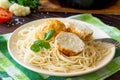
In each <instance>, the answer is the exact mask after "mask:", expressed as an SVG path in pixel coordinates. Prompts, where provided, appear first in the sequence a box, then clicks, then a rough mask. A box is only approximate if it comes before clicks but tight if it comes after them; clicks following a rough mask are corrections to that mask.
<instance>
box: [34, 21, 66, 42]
mask: <svg viewBox="0 0 120 80" xmlns="http://www.w3.org/2000/svg"><path fill="white" fill-rule="evenodd" d="M48 30H55V33H54V35H53V38H52V39H54V38H55V36H56V35H57V34H58V33H60V32H61V31H66V27H65V25H64V23H62V22H61V21H58V20H55V19H50V20H47V21H46V22H45V23H44V24H43V25H42V26H40V27H39V28H38V29H37V31H36V34H35V37H36V38H37V39H43V38H44V34H45V33H46V32H47V31H48ZM52 39H51V40H52Z"/></svg>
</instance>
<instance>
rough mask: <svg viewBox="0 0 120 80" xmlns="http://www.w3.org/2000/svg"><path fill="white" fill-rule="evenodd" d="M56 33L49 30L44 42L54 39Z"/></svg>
mask: <svg viewBox="0 0 120 80" xmlns="http://www.w3.org/2000/svg"><path fill="white" fill-rule="evenodd" d="M54 33H55V30H49V31H47V32H46V33H45V35H44V40H49V39H51V38H52V36H53V34H54Z"/></svg>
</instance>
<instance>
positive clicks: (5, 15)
mask: <svg viewBox="0 0 120 80" xmlns="http://www.w3.org/2000/svg"><path fill="white" fill-rule="evenodd" d="M12 16H13V15H12V13H11V12H10V11H8V10H7V9H5V8H1V7H0V23H4V22H7V21H9V20H10V19H11V18H12Z"/></svg>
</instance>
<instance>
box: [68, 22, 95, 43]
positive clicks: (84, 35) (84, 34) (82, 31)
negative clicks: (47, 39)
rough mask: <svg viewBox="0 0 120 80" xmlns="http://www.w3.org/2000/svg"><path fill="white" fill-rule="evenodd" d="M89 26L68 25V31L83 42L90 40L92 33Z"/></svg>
mask: <svg viewBox="0 0 120 80" xmlns="http://www.w3.org/2000/svg"><path fill="white" fill-rule="evenodd" d="M89 26H90V25H88V24H79V25H78V24H74V23H72V24H68V29H67V30H68V31H69V32H72V33H75V34H76V35H78V36H79V37H80V38H81V39H83V40H85V41H89V40H91V39H92V34H93V31H92V29H90V28H89Z"/></svg>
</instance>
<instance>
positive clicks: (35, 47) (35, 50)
mask: <svg viewBox="0 0 120 80" xmlns="http://www.w3.org/2000/svg"><path fill="white" fill-rule="evenodd" d="M30 49H31V50H32V51H34V52H38V51H40V47H39V45H36V44H32V45H31V47H30Z"/></svg>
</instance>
